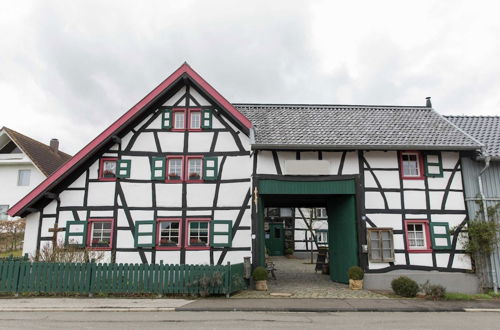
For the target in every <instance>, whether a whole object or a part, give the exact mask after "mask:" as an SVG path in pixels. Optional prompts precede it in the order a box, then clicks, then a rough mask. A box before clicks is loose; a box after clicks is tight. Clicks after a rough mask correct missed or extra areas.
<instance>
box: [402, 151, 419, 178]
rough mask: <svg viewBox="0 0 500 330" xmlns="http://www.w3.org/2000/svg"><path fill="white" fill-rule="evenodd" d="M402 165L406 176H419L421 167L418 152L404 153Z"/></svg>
mask: <svg viewBox="0 0 500 330" xmlns="http://www.w3.org/2000/svg"><path fill="white" fill-rule="evenodd" d="M401 159H402V167H403V174H404V175H405V176H419V175H420V169H419V163H418V156H417V155H416V154H402V155H401Z"/></svg>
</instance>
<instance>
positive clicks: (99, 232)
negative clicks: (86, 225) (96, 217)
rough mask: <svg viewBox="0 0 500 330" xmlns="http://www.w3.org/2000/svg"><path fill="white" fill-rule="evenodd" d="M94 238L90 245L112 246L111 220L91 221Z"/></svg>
mask: <svg viewBox="0 0 500 330" xmlns="http://www.w3.org/2000/svg"><path fill="white" fill-rule="evenodd" d="M91 226H92V238H91V242H90V245H91V246H92V247H110V246H111V228H112V222H111V221H95V222H91Z"/></svg>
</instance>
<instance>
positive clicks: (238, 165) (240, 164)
mask: <svg viewBox="0 0 500 330" xmlns="http://www.w3.org/2000/svg"><path fill="white" fill-rule="evenodd" d="M218 159H219V167H220V164H221V160H222V157H218ZM251 166H252V162H251V160H250V157H249V156H229V157H227V158H226V162H225V164H224V169H223V171H222V177H221V179H222V180H231V179H245V178H249V177H250V175H251V173H252V168H251Z"/></svg>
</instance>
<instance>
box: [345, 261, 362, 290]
mask: <svg viewBox="0 0 500 330" xmlns="http://www.w3.org/2000/svg"><path fill="white" fill-rule="evenodd" d="M347 275H348V276H349V289H352V290H361V289H363V277H364V276H365V273H364V272H363V269H361V267H358V266H352V267H350V268H349V269H348V271H347Z"/></svg>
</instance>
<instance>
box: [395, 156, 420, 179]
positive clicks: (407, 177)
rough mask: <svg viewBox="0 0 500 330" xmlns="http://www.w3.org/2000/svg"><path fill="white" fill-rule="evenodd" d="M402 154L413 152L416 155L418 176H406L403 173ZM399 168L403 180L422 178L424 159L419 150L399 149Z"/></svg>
mask: <svg viewBox="0 0 500 330" xmlns="http://www.w3.org/2000/svg"><path fill="white" fill-rule="evenodd" d="M403 154H413V155H417V164H418V172H419V175H418V176H407V175H405V174H404V168H403ZM399 168H400V174H401V179H403V180H423V179H424V159H423V158H422V153H421V152H420V151H400V152H399Z"/></svg>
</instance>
